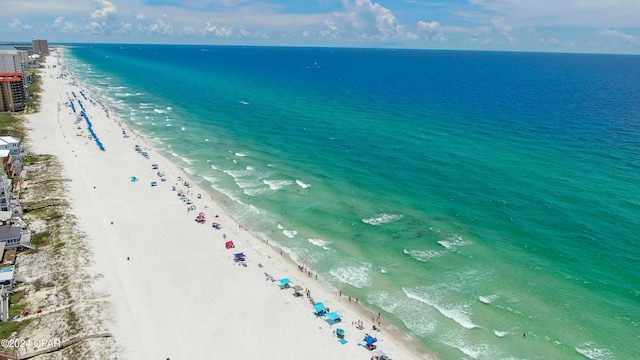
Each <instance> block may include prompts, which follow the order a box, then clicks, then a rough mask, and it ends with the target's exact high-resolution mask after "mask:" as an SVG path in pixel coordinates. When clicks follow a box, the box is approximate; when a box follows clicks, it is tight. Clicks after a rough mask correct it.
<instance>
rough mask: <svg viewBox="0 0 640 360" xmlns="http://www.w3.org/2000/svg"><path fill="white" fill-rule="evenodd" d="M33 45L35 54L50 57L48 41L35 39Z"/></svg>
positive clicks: (32, 41)
mask: <svg viewBox="0 0 640 360" xmlns="http://www.w3.org/2000/svg"><path fill="white" fill-rule="evenodd" d="M31 44H32V45H33V53H34V54H38V55H43V56H44V55H49V42H48V41H47V40H42V39H35V40H31Z"/></svg>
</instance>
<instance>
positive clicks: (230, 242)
mask: <svg viewBox="0 0 640 360" xmlns="http://www.w3.org/2000/svg"><path fill="white" fill-rule="evenodd" d="M224 245H225V246H226V247H227V249H231V248H234V247H236V246H235V245H234V244H233V241H227V242H226V243H225V244H224Z"/></svg>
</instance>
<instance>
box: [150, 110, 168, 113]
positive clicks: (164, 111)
mask: <svg viewBox="0 0 640 360" xmlns="http://www.w3.org/2000/svg"><path fill="white" fill-rule="evenodd" d="M153 112H154V113H158V114H165V113H166V112H167V111H166V110H162V109H153Z"/></svg>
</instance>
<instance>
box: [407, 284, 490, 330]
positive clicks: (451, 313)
mask: <svg viewBox="0 0 640 360" xmlns="http://www.w3.org/2000/svg"><path fill="white" fill-rule="evenodd" d="M402 291H404V293H405V294H406V295H407V297H409V298H410V299H414V300H417V301H420V302H422V303H424V304H427V305H429V306H431V307H432V308H434V309H436V310H438V312H439V313H440V314H442V315H443V316H444V317H446V318H449V319H451V320H453V321H454V322H456V323H457V324H458V325H460V326H462V327H463V328H465V329H468V330H470V329H475V328H477V327H478V325H476V324H474V323H473V321H471V305H472V304H470V303H458V304H439V303H438V302H437V301H436V300H435V299H433V298H431V297H430V296H428V295H427V294H426V292H421V293H418V291H416V290H414V289H407V288H404V287H403V288H402Z"/></svg>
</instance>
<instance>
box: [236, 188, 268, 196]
mask: <svg viewBox="0 0 640 360" xmlns="http://www.w3.org/2000/svg"><path fill="white" fill-rule="evenodd" d="M242 191H243V192H244V193H245V194H246V195H247V196H253V197H258V196H262V195H264V194H267V193H269V192H271V190H270V189H269V188H266V187H247V188H244V189H242Z"/></svg>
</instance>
